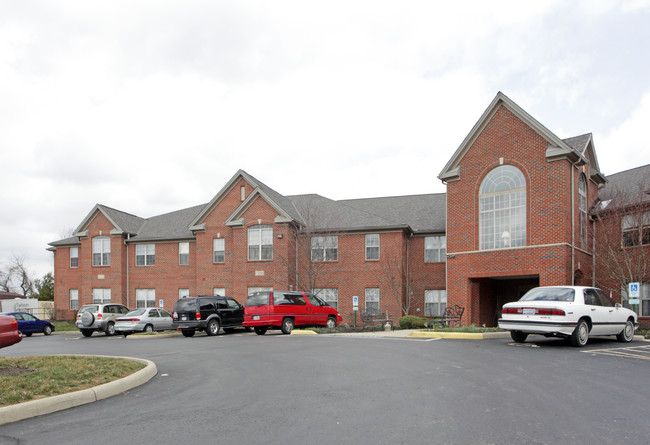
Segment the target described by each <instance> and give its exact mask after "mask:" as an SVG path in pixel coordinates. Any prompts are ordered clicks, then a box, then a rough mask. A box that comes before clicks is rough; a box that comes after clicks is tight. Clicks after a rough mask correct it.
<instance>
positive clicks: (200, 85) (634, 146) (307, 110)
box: [0, 0, 650, 277]
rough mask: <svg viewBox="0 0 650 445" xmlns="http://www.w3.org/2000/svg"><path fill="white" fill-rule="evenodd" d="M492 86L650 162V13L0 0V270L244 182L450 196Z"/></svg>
mask: <svg viewBox="0 0 650 445" xmlns="http://www.w3.org/2000/svg"><path fill="white" fill-rule="evenodd" d="M498 91H502V92H503V93H505V94H506V95H507V96H508V97H510V99H512V100H513V101H515V102H516V103H517V104H519V105H520V106H521V107H522V108H523V109H524V110H526V111H527V112H528V113H530V114H531V115H532V116H533V117H535V118H536V119H537V120H538V121H540V122H541V123H542V124H543V125H545V126H546V127H548V128H549V129H550V130H551V131H553V132H554V133H555V134H556V135H557V136H559V137H560V138H567V137H571V136H577V135H580V134H584V133H589V132H592V133H593V134H594V141H595V146H596V151H597V156H598V160H599V163H600V167H601V170H602V171H603V173H605V174H606V175H607V174H612V173H616V172H619V171H622V170H627V169H630V168H634V167H636V166H639V165H645V164H648V163H650V146H649V144H648V138H647V133H648V130H649V124H650V1H628V2H616V1H593V0H589V1H584V2H579V1H535V2H522V1H520V0H517V1H511V2H503V1H491V2H486V1H477V2H461V1H458V2H433V1H407V0H400V1H399V2H398V1H392V2H386V1H377V0H372V1H354V0H345V1H332V0H328V1H326V2H325V1H323V2H312V1H304V0H301V1H282V0H274V1H242V0H236V1H188V0H183V1H175V2H169V1H167V2H166V1H147V2H143V1H141V2H138V1H133V0H129V1H110V2H94V1H90V2H89V1H86V0H82V1H26V0H21V1H14V0H7V1H2V2H0V166H1V167H2V179H3V181H2V187H1V188H0V210H1V213H0V266H2V265H5V264H7V262H8V261H9V260H10V259H11V257H12V256H14V255H16V256H21V257H23V258H24V259H25V263H26V264H27V266H28V268H29V269H30V270H32V271H33V273H34V275H35V276H37V277H41V276H42V275H44V274H45V273H47V272H48V271H51V270H53V262H52V254H51V253H50V252H47V251H46V250H45V249H46V248H47V247H48V246H47V243H48V242H51V241H55V240H58V239H61V238H64V237H66V236H68V234H69V232H70V231H71V230H72V229H74V228H76V227H77V226H78V225H79V223H80V222H81V221H82V220H83V218H84V217H85V216H86V215H87V214H88V212H89V211H90V210H91V209H92V208H93V206H94V205H95V204H96V203H101V204H105V205H107V206H110V207H114V208H117V209H120V210H123V211H125V212H129V213H133V214H136V215H138V216H141V217H144V218H147V217H151V216H154V215H158V214H162V213H166V212H169V211H173V210H178V209H181V208H185V207H190V206H193V205H197V204H201V203H204V202H208V201H209V200H210V199H212V197H213V196H214V195H215V194H216V193H217V192H218V191H219V190H220V189H221V187H223V185H224V184H225V183H226V182H227V181H228V180H229V179H230V178H231V177H232V176H233V175H234V174H235V173H236V172H237V170H238V169H244V170H246V171H247V172H248V173H250V174H251V175H253V176H255V177H257V178H258V179H259V180H260V181H262V182H264V183H266V184H267V185H268V186H270V187H272V188H274V189H275V190H277V191H278V192H280V193H282V194H285V195H292V194H302V193H318V194H321V195H324V196H327V197H329V198H332V199H345V198H362V197H376V196H394V195H410V194H421V193H434V192H444V191H445V188H444V185H443V184H442V183H441V182H440V180H438V179H437V176H438V174H439V173H440V171H441V170H442V168H443V167H444V165H445V164H446V162H447V161H448V160H449V158H450V157H451V156H452V154H453V153H454V151H455V150H456V149H457V148H458V146H459V145H460V143H461V142H462V141H463V139H464V138H465V136H466V135H467V134H468V133H469V131H470V130H471V128H472V126H473V125H474V124H475V123H476V121H477V120H478V119H479V117H480V116H481V114H482V113H483V111H484V110H485V108H486V107H487V106H488V105H489V103H490V102H491V101H492V99H493V98H494V96H495V95H496V94H497V92H498Z"/></svg>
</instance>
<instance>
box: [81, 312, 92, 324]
mask: <svg viewBox="0 0 650 445" xmlns="http://www.w3.org/2000/svg"><path fill="white" fill-rule="evenodd" d="M94 322H95V316H94V315H93V313H92V312H84V313H83V314H81V323H82V324H83V325H84V326H92V324H93V323H94Z"/></svg>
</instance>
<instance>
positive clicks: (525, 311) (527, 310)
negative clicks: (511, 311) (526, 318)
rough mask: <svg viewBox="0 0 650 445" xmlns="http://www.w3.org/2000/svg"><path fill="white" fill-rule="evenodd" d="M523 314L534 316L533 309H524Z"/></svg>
mask: <svg viewBox="0 0 650 445" xmlns="http://www.w3.org/2000/svg"><path fill="white" fill-rule="evenodd" d="M523 314H524V315H535V309H528V308H525V309H524V311H523Z"/></svg>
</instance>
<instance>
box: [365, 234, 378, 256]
mask: <svg viewBox="0 0 650 445" xmlns="http://www.w3.org/2000/svg"><path fill="white" fill-rule="evenodd" d="M373 239H377V245H376V246H375V245H372V244H368V241H369V240H373ZM369 249H377V258H369V257H368V250H369ZM380 258H381V240H380V236H379V234H378V233H369V234H367V235H366V261H379V259H380Z"/></svg>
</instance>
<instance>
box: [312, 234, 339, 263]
mask: <svg viewBox="0 0 650 445" xmlns="http://www.w3.org/2000/svg"><path fill="white" fill-rule="evenodd" d="M338 259H339V237H338V236H313V237H312V238H311V260H312V261H338Z"/></svg>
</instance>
